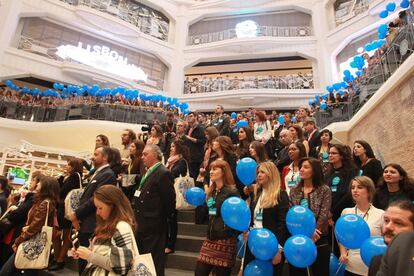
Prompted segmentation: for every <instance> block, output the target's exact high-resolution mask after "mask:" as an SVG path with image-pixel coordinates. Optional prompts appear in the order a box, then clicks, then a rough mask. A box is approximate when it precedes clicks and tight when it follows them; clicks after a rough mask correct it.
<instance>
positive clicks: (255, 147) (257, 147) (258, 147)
mask: <svg viewBox="0 0 414 276" xmlns="http://www.w3.org/2000/svg"><path fill="white" fill-rule="evenodd" d="M249 153H250V156H251V157H253V158H254V159H255V160H256V163H257V164H260V163H262V162H266V161H268V160H269V157H268V156H267V153H266V148H265V145H264V144H263V143H262V142H259V141H253V142H251V143H250V145H249Z"/></svg>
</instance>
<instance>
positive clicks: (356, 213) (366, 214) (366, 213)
mask: <svg viewBox="0 0 414 276" xmlns="http://www.w3.org/2000/svg"><path fill="white" fill-rule="evenodd" d="M369 209H371V205H370V206H369V208H368V210H367V211H366V212H365V214H364V216H363V217H362V219H363V220H365V217H366V216H368V212H369ZM355 215H358V211H357V207H356V206H355ZM367 219H368V218H367Z"/></svg>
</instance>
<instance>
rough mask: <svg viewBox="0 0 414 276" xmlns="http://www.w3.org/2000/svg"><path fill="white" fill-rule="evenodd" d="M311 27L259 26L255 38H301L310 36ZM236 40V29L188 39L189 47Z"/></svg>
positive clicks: (198, 35) (193, 36)
mask: <svg viewBox="0 0 414 276" xmlns="http://www.w3.org/2000/svg"><path fill="white" fill-rule="evenodd" d="M311 35H312V27H310V26H291V27H276V26H259V27H258V30H257V34H256V36H257V37H261V36H269V37H303V36H311ZM233 38H237V34H236V29H228V30H224V31H219V32H213V33H207V34H197V35H192V36H189V37H188V42H187V43H188V44H189V45H198V44H205V43H211V42H217V41H222V40H228V39H233Z"/></svg>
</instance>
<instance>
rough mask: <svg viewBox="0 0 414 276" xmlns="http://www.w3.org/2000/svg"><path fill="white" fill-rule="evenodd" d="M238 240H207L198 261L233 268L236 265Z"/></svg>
mask: <svg viewBox="0 0 414 276" xmlns="http://www.w3.org/2000/svg"><path fill="white" fill-rule="evenodd" d="M236 250H237V246H236V238H229V239H225V240H214V241H212V240H208V239H207V240H205V241H204V242H203V245H202V246H201V250H200V256H199V257H198V261H199V262H201V263H205V264H209V265H214V266H223V267H233V266H234V264H235V263H236Z"/></svg>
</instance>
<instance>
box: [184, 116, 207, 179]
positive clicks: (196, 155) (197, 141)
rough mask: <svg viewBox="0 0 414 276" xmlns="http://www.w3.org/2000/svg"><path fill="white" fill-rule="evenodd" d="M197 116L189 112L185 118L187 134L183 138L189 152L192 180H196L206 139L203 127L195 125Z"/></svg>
mask: <svg viewBox="0 0 414 276" xmlns="http://www.w3.org/2000/svg"><path fill="white" fill-rule="evenodd" d="M196 118H197V114H195V113H194V112H190V113H189V114H188V116H187V122H188V126H189V129H188V133H187V135H185V136H184V138H185V139H184V142H185V144H186V145H187V146H188V148H189V150H190V164H188V166H189V170H190V176H191V177H192V178H194V179H196V178H197V176H198V173H199V169H200V165H201V162H202V161H203V158H204V156H203V154H204V144H205V143H206V137H205V135H204V127H203V126H201V125H199V124H198V123H197V120H196Z"/></svg>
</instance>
